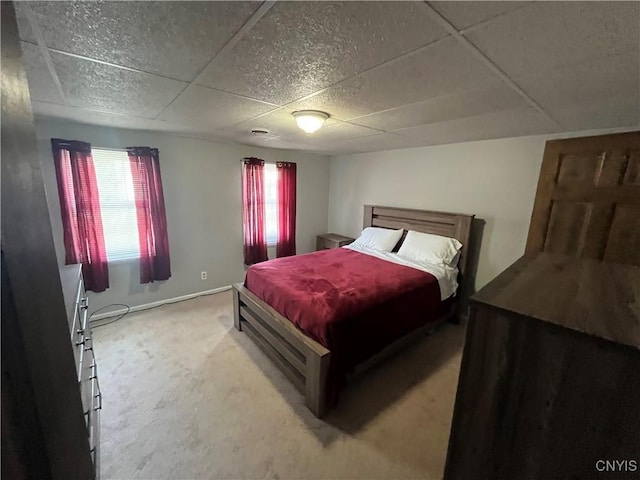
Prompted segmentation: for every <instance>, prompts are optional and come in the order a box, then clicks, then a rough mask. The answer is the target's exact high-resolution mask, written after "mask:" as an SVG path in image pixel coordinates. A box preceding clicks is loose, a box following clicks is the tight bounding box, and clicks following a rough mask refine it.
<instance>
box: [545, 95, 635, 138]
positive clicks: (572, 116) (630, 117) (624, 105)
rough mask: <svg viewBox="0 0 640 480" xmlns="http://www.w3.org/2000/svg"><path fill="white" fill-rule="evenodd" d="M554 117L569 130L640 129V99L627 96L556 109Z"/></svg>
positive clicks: (553, 113)
mask: <svg viewBox="0 0 640 480" xmlns="http://www.w3.org/2000/svg"><path fill="white" fill-rule="evenodd" d="M551 113H552V115H553V116H554V118H555V119H556V120H558V121H559V122H560V123H561V124H562V125H563V126H564V127H565V128H566V129H567V130H574V131H575V130H595V129H599V128H612V127H627V126H629V127H631V126H636V127H638V128H640V98H638V95H636V96H635V98H630V97H629V96H627V95H619V96H615V97H607V98H601V99H598V100H596V101H591V102H589V103H576V104H573V105H570V106H562V107H557V108H554V109H553V110H552V111H551Z"/></svg>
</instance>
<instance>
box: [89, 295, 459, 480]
mask: <svg viewBox="0 0 640 480" xmlns="http://www.w3.org/2000/svg"><path fill="white" fill-rule="evenodd" d="M94 338H95V352H96V357H97V361H98V366H99V375H100V386H101V389H102V392H103V396H104V403H103V410H102V419H101V427H102V438H101V449H102V462H101V463H102V465H101V467H102V468H101V472H102V476H103V478H105V479H113V478H121V479H141V478H153V479H162V478H172V479H187V478H194V479H196V478H197V479H201V478H212V479H272V478H273V479H404V478H421V479H436V478H441V477H442V472H443V468H444V461H445V457H446V451H447V441H448V437H449V428H450V424H451V416H452V410H453V401H454V397H455V390H456V383H457V379H458V371H459V365H460V353H461V350H462V343H463V328H462V327H459V326H453V325H444V326H443V327H442V328H440V329H439V330H438V331H436V332H435V333H434V334H433V335H431V336H426V337H425V338H424V340H420V341H418V342H417V343H415V344H413V345H412V346H410V347H409V348H408V349H406V350H405V351H403V352H401V353H400V354H398V355H396V356H395V357H393V358H390V359H388V360H387V361H386V362H385V363H384V364H383V365H380V366H378V367H374V368H373V369H371V370H369V371H368V372H366V373H365V374H363V375H361V376H360V377H357V378H356V379H355V380H354V381H352V382H351V384H350V386H349V387H348V388H347V390H346V391H345V392H344V394H343V395H342V399H341V403H340V405H339V407H338V408H337V409H336V410H334V411H333V412H332V413H330V414H329V415H328V416H327V417H326V418H325V419H324V420H318V419H317V418H315V417H314V416H313V415H312V414H311V413H310V412H309V411H308V410H307V409H306V408H305V406H304V399H303V398H302V396H301V395H300V394H299V393H298V391H297V390H295V388H294V387H293V386H292V385H291V384H290V383H289V382H288V381H287V379H286V378H285V377H284V376H283V375H282V374H281V373H280V372H279V371H278V370H277V369H276V368H275V367H274V366H273V365H272V364H271V363H270V361H269V360H268V358H266V357H265V356H264V355H263V354H262V353H261V351H260V350H259V349H258V348H257V347H256V346H255V345H254V344H253V343H252V342H251V340H250V339H249V338H248V337H247V336H246V335H245V334H244V333H242V332H238V331H236V330H235V329H234V328H233V318H232V309H231V294H230V292H224V293H220V294H217V295H212V296H208V297H200V298H197V299H194V300H190V301H187V302H181V303H176V304H173V305H166V306H163V307H160V308H156V309H152V310H146V311H142V312H138V313H133V314H130V315H129V316H127V317H125V318H124V319H122V320H120V321H118V322H116V323H113V324H111V325H106V326H103V327H100V328H97V329H95V331H94Z"/></svg>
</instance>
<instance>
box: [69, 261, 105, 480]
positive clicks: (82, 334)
mask: <svg viewBox="0 0 640 480" xmlns="http://www.w3.org/2000/svg"><path fill="white" fill-rule="evenodd" d="M60 280H61V283H62V292H63V295H64V304H65V308H66V311H67V321H68V323H69V334H70V341H71V345H72V348H73V356H74V359H75V365H76V372H77V376H78V377H77V378H78V386H79V388H80V395H81V397H82V408H83V410H84V417H85V424H86V427H87V437H88V438H89V448H90V452H91V458H92V460H93V465H94V468H95V478H96V479H99V478H100V410H101V409H102V394H101V392H100V384H99V383H98V366H97V364H96V358H95V355H94V351H93V340H92V334H91V328H90V326H89V318H88V309H89V303H88V299H87V294H86V292H85V289H84V282H83V280H82V268H81V266H80V265H67V266H66V267H62V268H61V269H60Z"/></svg>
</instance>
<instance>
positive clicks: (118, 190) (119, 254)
mask: <svg viewBox="0 0 640 480" xmlns="http://www.w3.org/2000/svg"><path fill="white" fill-rule="evenodd" d="M91 154H92V156H93V164H94V166H95V171H96V180H97V182H98V194H99V197H100V210H101V216H102V229H103V232H104V243H105V247H106V250H107V260H108V261H109V262H112V261H116V260H129V259H134V258H139V257H140V242H139V238H138V220H137V214H136V203H135V195H134V192H133V179H132V177H131V164H130V162H129V156H128V155H127V152H126V151H125V150H105V149H101V148H92V149H91Z"/></svg>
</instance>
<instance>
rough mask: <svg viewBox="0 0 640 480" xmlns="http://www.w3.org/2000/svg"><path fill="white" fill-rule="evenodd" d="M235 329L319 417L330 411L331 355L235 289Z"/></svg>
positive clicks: (247, 293)
mask: <svg viewBox="0 0 640 480" xmlns="http://www.w3.org/2000/svg"><path fill="white" fill-rule="evenodd" d="M233 318H234V324H235V327H236V328H237V329H238V330H242V331H243V332H245V333H246V334H247V335H248V336H249V337H251V339H252V340H253V341H254V342H255V343H256V344H257V345H258V346H259V347H260V348H261V349H262V351H263V352H264V353H265V354H266V355H267V356H268V357H269V358H270V359H271V360H272V361H273V363H275V364H276V365H277V366H278V367H279V368H280V370H282V372H283V373H284V374H285V375H286V376H287V377H288V378H289V380H291V382H292V383H293V384H294V385H295V386H296V388H298V390H300V392H302V394H303V395H304V396H305V400H306V405H307V407H308V408H309V410H311V411H312V412H313V414H314V415H316V416H317V417H322V415H324V413H325V412H326V410H327V402H326V393H327V388H326V383H327V371H328V369H329V359H330V358H331V352H330V351H329V350H328V349H327V348H325V347H324V346H323V345H321V344H319V343H318V342H316V341H314V340H313V339H311V338H309V337H307V336H306V335H304V334H303V333H302V332H301V331H299V330H298V329H297V328H296V327H295V326H294V325H293V324H292V323H291V322H290V321H289V320H287V319H286V318H284V317H283V316H282V315H280V314H279V313H278V312H276V311H275V310H274V309H273V308H271V307H270V306H269V305H267V304H266V303H264V302H263V301H261V300H260V299H259V298H258V297H256V296H255V295H254V294H253V293H251V292H250V291H249V290H247V289H246V288H245V287H244V285H242V284H241V283H239V284H236V285H234V286H233Z"/></svg>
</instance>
